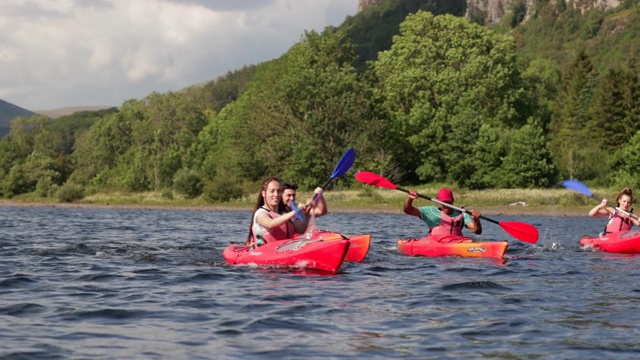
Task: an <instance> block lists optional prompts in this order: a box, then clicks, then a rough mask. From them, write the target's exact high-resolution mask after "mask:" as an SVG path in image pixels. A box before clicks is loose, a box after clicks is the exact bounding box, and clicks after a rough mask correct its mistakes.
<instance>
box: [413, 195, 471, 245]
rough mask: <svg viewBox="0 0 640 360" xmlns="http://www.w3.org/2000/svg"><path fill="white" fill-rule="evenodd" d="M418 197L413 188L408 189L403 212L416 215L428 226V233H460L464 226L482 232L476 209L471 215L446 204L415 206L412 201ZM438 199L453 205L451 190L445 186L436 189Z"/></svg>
mask: <svg viewBox="0 0 640 360" xmlns="http://www.w3.org/2000/svg"><path fill="white" fill-rule="evenodd" d="M417 198H418V193H417V192H416V191H415V190H409V196H408V197H407V200H406V201H405V203H404V213H405V214H408V215H413V216H417V217H419V218H420V219H422V221H424V222H425V223H426V224H427V226H429V234H430V235H440V236H444V235H459V236H461V235H462V228H463V227H466V228H467V229H469V230H471V231H472V232H473V233H474V234H478V235H480V234H482V225H481V224H480V213H479V212H478V211H476V210H472V211H471V215H469V214H467V213H466V212H464V213H461V212H460V211H458V210H454V209H451V208H450V207H447V206H442V207H441V208H438V207H436V206H423V207H421V208H416V207H414V206H413V201H414V200H415V199H417ZM437 199H438V200H440V201H442V202H445V203H448V204H451V205H453V192H451V190H449V189H447V188H442V189H440V191H438V197H437Z"/></svg>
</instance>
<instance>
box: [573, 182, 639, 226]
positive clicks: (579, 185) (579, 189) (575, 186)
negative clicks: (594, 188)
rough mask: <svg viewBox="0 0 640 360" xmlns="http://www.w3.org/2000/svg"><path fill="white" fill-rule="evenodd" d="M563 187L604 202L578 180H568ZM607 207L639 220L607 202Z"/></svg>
mask: <svg viewBox="0 0 640 360" xmlns="http://www.w3.org/2000/svg"><path fill="white" fill-rule="evenodd" d="M562 187H564V188H565V189H569V190H573V191H575V192H577V193H578V194H582V195H586V196H588V197H592V198H594V199H596V200H598V201H602V198H601V197H599V196H597V195H595V194H594V193H592V192H591V190H589V188H588V187H587V185H585V184H583V183H582V182H581V181H579V180H576V179H568V180H564V181H563V182H562ZM607 206H610V207H612V208H614V209H616V211H619V212H621V213H623V214H625V215H627V216H630V217H632V218H634V219H636V220H638V217H637V216H636V215H634V214H632V213H630V212H627V211H624V210H622V209H620V208H619V207H617V206H614V205H612V204H610V203H609V202H608V201H607Z"/></svg>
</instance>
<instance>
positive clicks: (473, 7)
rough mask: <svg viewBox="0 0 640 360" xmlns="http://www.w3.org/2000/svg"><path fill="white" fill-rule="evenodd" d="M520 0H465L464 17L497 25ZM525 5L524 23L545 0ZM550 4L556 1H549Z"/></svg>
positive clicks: (593, 3)
mask: <svg viewBox="0 0 640 360" xmlns="http://www.w3.org/2000/svg"><path fill="white" fill-rule="evenodd" d="M379 1H380V0H358V11H359V12H360V11H362V10H363V9H366V8H368V7H370V6H374V5H375V4H377V3H378V2H379ZM516 1H521V0H467V11H466V14H465V17H466V18H467V19H472V18H476V19H477V18H478V17H480V18H482V19H483V20H484V24H486V25H494V24H497V23H499V22H500V21H501V20H502V18H503V17H504V16H505V15H506V14H507V13H508V12H509V11H510V10H511V6H512V3H514V2H516ZM524 1H525V3H526V15H525V17H524V20H525V21H526V20H527V19H528V18H529V16H530V14H531V12H532V11H533V9H534V8H535V7H536V6H537V5H538V3H540V2H541V1H546V0H524ZM549 1H550V2H551V3H552V4H553V3H555V2H556V1H557V0H549ZM564 1H565V2H566V3H567V5H570V4H571V3H573V5H574V6H575V7H576V8H578V9H581V10H582V11H586V10H590V9H593V8H599V9H602V10H607V9H611V8H614V7H617V6H619V5H620V4H621V3H622V1H623V0H564Z"/></svg>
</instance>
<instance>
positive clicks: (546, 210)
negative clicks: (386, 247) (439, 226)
mask: <svg viewBox="0 0 640 360" xmlns="http://www.w3.org/2000/svg"><path fill="white" fill-rule="evenodd" d="M0 206H3V207H11V206H14V207H43V208H65V209H73V208H77V209H143V210H175V211H238V212H250V211H251V209H252V207H251V206H244V205H169V204H108V203H106V204H97V203H86V202H74V203H48V202H38V201H11V200H6V199H4V200H0ZM467 208H469V209H471V208H474V207H467ZM475 209H477V210H478V211H480V213H481V214H482V215H483V216H496V215H498V216H589V215H588V211H589V209H588V208H587V207H585V208H584V209H582V208H567V207H562V206H532V207H529V206H513V205H505V206H495V205H493V206H478V207H475ZM329 213H335V214H340V213H360V214H403V212H402V208H397V209H396V208H394V207H391V206H389V207H384V208H374V207H358V206H354V207H348V206H335V207H332V206H331V205H330V204H329Z"/></svg>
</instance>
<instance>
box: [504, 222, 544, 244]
mask: <svg viewBox="0 0 640 360" xmlns="http://www.w3.org/2000/svg"><path fill="white" fill-rule="evenodd" d="M498 225H500V227H502V229H503V230H504V231H506V232H507V233H509V235H511V236H513V237H514V238H516V239H518V240H522V241H524V242H528V243H531V244H535V243H537V242H538V229H536V228H535V226H533V225H529V224H525V223H521V222H517V221H500V222H499V223H498Z"/></svg>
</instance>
